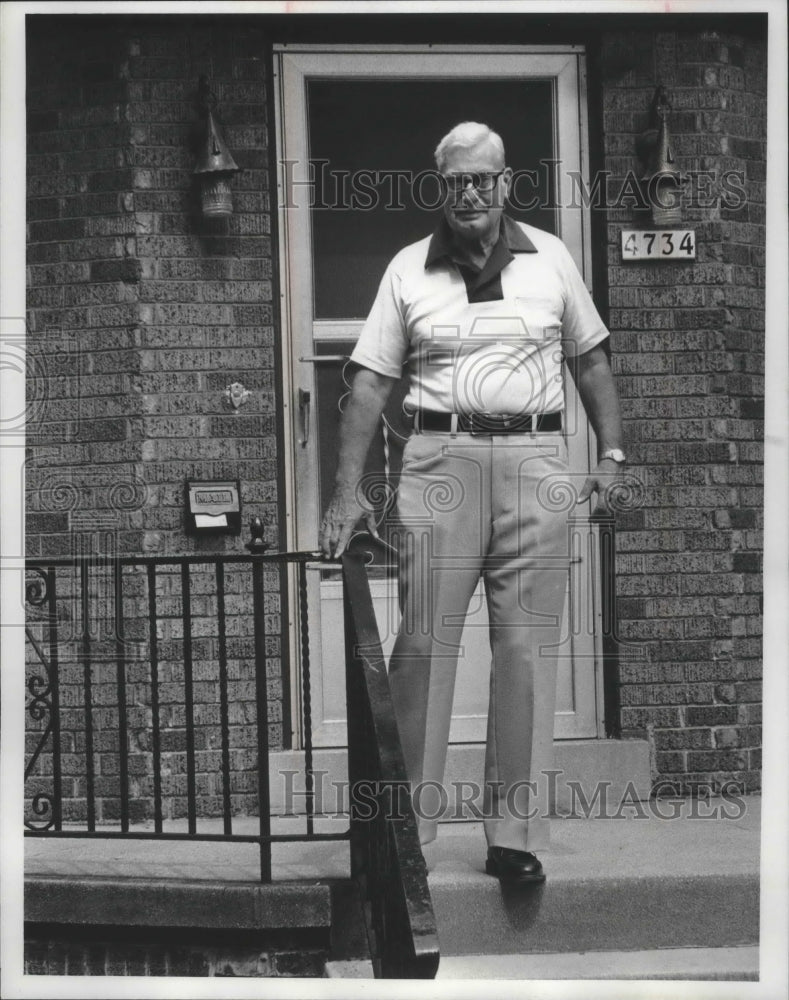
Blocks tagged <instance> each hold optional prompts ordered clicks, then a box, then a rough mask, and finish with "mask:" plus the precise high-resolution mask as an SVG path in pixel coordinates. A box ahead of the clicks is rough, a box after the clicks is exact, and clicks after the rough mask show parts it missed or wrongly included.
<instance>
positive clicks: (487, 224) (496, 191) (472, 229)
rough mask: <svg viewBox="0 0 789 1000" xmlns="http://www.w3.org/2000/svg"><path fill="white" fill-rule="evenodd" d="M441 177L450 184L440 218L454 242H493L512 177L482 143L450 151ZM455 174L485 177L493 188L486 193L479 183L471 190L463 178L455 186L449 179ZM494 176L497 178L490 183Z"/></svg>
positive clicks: (497, 156)
mask: <svg viewBox="0 0 789 1000" xmlns="http://www.w3.org/2000/svg"><path fill="white" fill-rule="evenodd" d="M441 173H442V174H443V176H444V177H446V178H447V179H448V180H449V181H450V184H449V189H448V193H447V198H446V201H445V202H444V215H445V217H446V220H447V223H448V224H449V227H450V229H452V231H453V232H454V234H455V236H456V238H457V239H459V240H460V241H461V242H468V243H477V242H478V241H479V240H490V239H495V238H496V236H497V234H498V231H499V220H500V219H501V213H502V212H503V210H504V199H505V198H506V195H507V188H508V186H509V182H510V178H511V177H512V171H511V170H510V168H509V167H506V168H505V166H504V163H503V162H502V159H501V156H500V155H499V154H498V153H497V151H496V150H495V148H494V147H493V146H491V145H490V144H489V143H484V144H481V145H479V146H475V147H473V148H471V149H457V148H455V149H450V150H449V152H448V153H447V156H446V159H445V161H444V166H443V169H442V171H441ZM459 174H481V175H483V178H484V175H488V177H489V183H491V182H492V185H493V186H492V187H491V188H490V189H489V190H486V189H485V187H486V185H485V183H483V184H482V185H481V186H480V187H479V188H475V187H474V186H473V185H472V184H471V183H468V180H469V179H468V178H467V177H464V178H462V183H460V184H459V185H455V184H453V183H452V181H451V178H452V177H453V176H454V177H457V175H459ZM495 174H498V175H499V176H498V177H496V178H495V179H494V178H493V176H492V175H495Z"/></svg>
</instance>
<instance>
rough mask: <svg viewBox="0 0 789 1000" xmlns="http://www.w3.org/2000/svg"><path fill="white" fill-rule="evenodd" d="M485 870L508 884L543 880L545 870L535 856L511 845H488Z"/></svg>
mask: <svg viewBox="0 0 789 1000" xmlns="http://www.w3.org/2000/svg"><path fill="white" fill-rule="evenodd" d="M485 871H486V872H487V873H488V875H495V876H496V877H497V878H498V879H499V880H500V881H501V882H506V883H508V884H509V885H522V884H525V883H527V882H544V881H545V872H544V871H543V870H542V865H541V864H540V862H539V861H538V860H537V858H536V856H535V855H534V854H532V853H531V851H516V850H515V849H514V848H512V847H489V848H488V860H487V861H486V862H485Z"/></svg>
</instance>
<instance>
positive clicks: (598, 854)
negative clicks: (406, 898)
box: [425, 797, 761, 957]
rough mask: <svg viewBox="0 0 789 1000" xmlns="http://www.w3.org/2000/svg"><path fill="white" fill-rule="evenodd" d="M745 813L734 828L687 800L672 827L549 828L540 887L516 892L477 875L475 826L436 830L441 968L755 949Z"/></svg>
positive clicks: (650, 823) (431, 848)
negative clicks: (516, 959) (523, 958)
mask: <svg viewBox="0 0 789 1000" xmlns="http://www.w3.org/2000/svg"><path fill="white" fill-rule="evenodd" d="M741 801H742V803H743V812H742V815H740V816H738V817H737V818H733V815H732V809H731V808H729V806H728V805H727V804H726V802H725V801H724V800H717V801H716V800H711V801H710V802H709V803H707V804H705V806H704V809H705V810H706V811H707V812H706V813H705V814H707V815H709V816H710V818H707V819H702V818H701V817H700V815H697V816H696V817H695V818H693V817H692V815H691V810H692V809H694V808H697V807H698V806H699V803H692V802H691V801H689V800H685V801H684V804H683V808H684V810H685V813H684V815H683V814H679V815H678V817H677V818H676V819H661V818H659V817H658V816H656V815H654V814H653V813H652V812H651V811H650V809H648V808H647V807H646V806H645V807H644V809H645V812H644V813H643V814H642V815H639V816H638V818H636V817H632V818H624V817H623V818H620V819H613V818H611V819H602V818H597V819H594V818H589V819H557V820H554V821H552V824H551V830H552V847H551V850H550V851H545V852H542V853H541V854H540V858H541V860H542V862H543V865H544V867H545V870H546V873H547V881H546V882H545V883H544V884H543V885H539V886H531V887H525V888H519V889H510V888H506V887H502V886H501V885H500V884H499V882H498V880H497V879H495V878H492V877H491V876H489V875H486V874H485V872H484V864H485V854H486V845H485V839H484V833H483V830H482V827H481V824H479V823H467V824H452V825H450V826H447V825H444V826H441V827H439V837H438V839H437V840H436V841H435V842H434V843H432V844H428V845H427V846H426V847H425V858H426V860H427V864H428V872H429V883H430V892H431V896H432V899H433V906H434V910H435V914H436V922H437V926H438V935H439V945H440V949H441V955H442V957H448V956H460V955H486V954H487V955H512V954H518V955H525V954H539V953H543V954H553V953H560V952H566V953H581V952H586V951H617V952H618V951H638V950H644V951H646V950H650V951H651V950H653V949H656V948H669V949H676V948H720V947H740V946H752V945H756V944H757V943H758V941H759V826H760V824H759V812H760V802H761V800H760V799H759V798H758V797H749V798H748V799H744V800H741ZM677 805H678V806H679V805H680V804H679V803H678V804H677ZM664 806H665V804H664ZM724 808H726V809H728V810H729V815H732V818H726V817H725V815H724V813H723V811H722V810H723V809H724ZM716 809H718V810H719V813H718V815H717V818H712V816H713V815H714V810H716Z"/></svg>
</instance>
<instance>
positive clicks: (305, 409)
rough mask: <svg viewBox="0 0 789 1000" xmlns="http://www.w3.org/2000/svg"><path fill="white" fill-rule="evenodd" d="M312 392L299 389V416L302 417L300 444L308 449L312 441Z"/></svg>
mask: <svg viewBox="0 0 789 1000" xmlns="http://www.w3.org/2000/svg"><path fill="white" fill-rule="evenodd" d="M310 402H311V397H310V392H309V389H299V415H300V417H301V438H300V439H299V444H300V445H301V446H302V448H306V447H307V442H308V441H309V439H310Z"/></svg>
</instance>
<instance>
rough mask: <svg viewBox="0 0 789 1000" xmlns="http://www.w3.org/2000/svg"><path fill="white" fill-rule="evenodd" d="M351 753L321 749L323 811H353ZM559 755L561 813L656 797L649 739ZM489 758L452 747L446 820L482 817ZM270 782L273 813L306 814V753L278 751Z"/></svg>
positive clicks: (469, 746)
mask: <svg viewBox="0 0 789 1000" xmlns="http://www.w3.org/2000/svg"><path fill="white" fill-rule="evenodd" d="M347 757H348V754H347V750H345V749H344V748H326V749H318V750H316V751H315V754H314V758H313V767H314V770H315V773H316V780H315V794H316V808H317V810H318V812H325V813H327V814H331V813H335V812H347V810H348V790H347V781H348V766H347V765H348V760H347ZM554 758H555V771H556V774H555V776H553V777H552V778H550V783H551V785H550V787H551V789H552V795H551V799H552V803H551V804H552V807H553V808H555V809H556V810H557V811H558V812H565V811H568V810H572V809H573V807H574V806H575V805H576V804H577V803H578V801H579V800H580V801H583V800H586V801H592V800H593V799H594V797H595V795H596V794H597V795H598V796H599V795H601V794H602V795H604V796H605V798H606V799H607V800H609V801H619V800H620V799H622V798H623V797H624V796H628V797H629V798H631V799H637V800H642V801H645V800H646V799H648V798H649V796H650V792H651V788H652V778H651V773H650V766H649V744H648V742H647V741H646V740H557V741H556V742H555V743H554ZM484 760H485V747H484V746H483V745H482V744H479V743H455V744H451V745H450V747H449V751H448V753H447V763H446V770H445V775H444V788H445V791H446V796H447V800H446V808H445V810H444V814H443V816H444V820H445V821H451V820H453V819H461V820H462V819H464V818H474V816H475V815H476V816H477V817H479V816H481V815H482V787H481V786H482V781H483V776H484V773H485V766H484ZM269 784H270V788H271V806H272V811H273V812H275V813H300V812H303V810H304V804H305V795H304V751H300V750H283V751H279V752H277V753H272V754H271V755H270V758H269ZM475 786H476V791H475ZM431 808H432V807H431ZM475 810H476V812H475Z"/></svg>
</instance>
